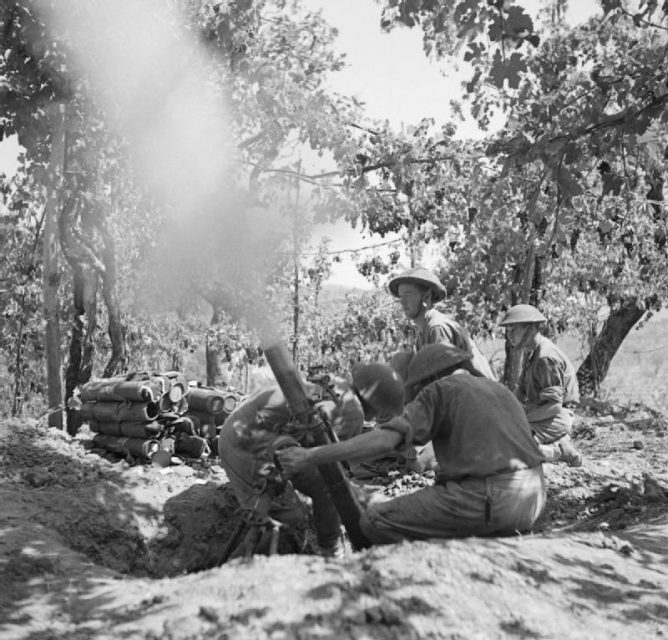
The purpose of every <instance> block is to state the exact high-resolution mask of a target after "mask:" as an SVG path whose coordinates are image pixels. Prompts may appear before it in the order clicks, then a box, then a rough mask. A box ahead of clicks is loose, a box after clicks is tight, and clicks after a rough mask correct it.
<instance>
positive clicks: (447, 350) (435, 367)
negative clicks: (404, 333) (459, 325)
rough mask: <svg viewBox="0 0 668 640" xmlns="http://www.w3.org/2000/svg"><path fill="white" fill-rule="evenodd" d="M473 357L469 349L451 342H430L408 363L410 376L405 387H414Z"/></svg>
mask: <svg viewBox="0 0 668 640" xmlns="http://www.w3.org/2000/svg"><path fill="white" fill-rule="evenodd" d="M472 357H473V356H472V355H471V354H470V353H468V352H467V351H464V350H463V349H458V348H457V347H454V346H452V345H450V344H442V343H437V344H428V345H427V346H426V347H423V348H422V349H420V350H419V351H418V352H417V353H416V354H415V356H414V357H413V359H412V360H411V363H410V364H409V365H408V378H407V379H406V383H405V384H404V387H406V388H408V387H412V386H413V385H416V384H418V383H420V382H423V381H425V380H428V379H429V378H431V377H432V376H435V375H438V374H439V373H442V372H444V371H447V370H448V369H450V368H452V367H454V366H455V365H457V364H461V363H462V362H466V361H467V360H470V359H471V358H472Z"/></svg>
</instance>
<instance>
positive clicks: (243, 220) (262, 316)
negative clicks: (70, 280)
mask: <svg viewBox="0 0 668 640" xmlns="http://www.w3.org/2000/svg"><path fill="white" fill-rule="evenodd" d="M38 3H39V4H40V6H41V8H42V9H43V11H44V15H45V17H46V19H47V22H48V25H49V27H50V28H51V29H52V30H53V32H54V34H55V35H60V36H63V37H64V40H65V41H67V42H68V43H70V44H71V51H70V53H71V54H72V56H73V59H74V61H75V64H76V67H77V69H78V70H79V71H80V73H81V77H82V78H84V79H85V80H86V82H87V83H88V84H89V86H90V91H91V96H92V97H93V99H94V100H95V101H96V102H97V103H98V104H99V105H100V106H101V107H102V109H103V111H104V112H105V114H106V115H107V118H108V122H109V123H110V124H111V126H112V127H113V128H114V129H115V130H116V131H117V132H118V133H119V134H120V135H121V136H122V137H123V138H124V139H125V140H127V141H128V143H129V146H130V151H131V155H132V160H133V166H135V168H136V171H137V176H136V177H137V179H138V181H139V182H140V183H142V184H143V185H144V186H145V187H146V188H147V189H149V191H150V193H151V194H152V195H153V196H154V197H155V199H156V200H157V201H159V202H161V203H163V205H164V206H165V207H167V208H168V209H169V210H171V211H172V212H173V218H172V221H171V223H170V224H169V225H167V227H166V228H164V229H162V230H161V232H162V233H161V238H162V246H161V250H162V256H163V260H165V261H166V262H165V263H163V264H167V263H168V266H169V267H170V268H171V269H177V270H180V271H182V272H188V271H190V272H198V273H199V274H200V276H201V277H202V278H204V279H206V278H212V277H213V274H216V275H220V274H225V277H226V278H227V280H228V285H229V286H232V287H234V286H236V287H237V288H242V289H243V288H244V287H245V288H246V289H247V290H246V291H242V294H244V295H240V296H237V297H236V301H235V306H236V309H235V310H236V311H237V313H238V315H245V316H247V318H248V319H249V320H250V322H251V324H256V325H257V324H259V323H260V321H261V320H264V321H265V322H266V320H267V315H268V314H267V313H266V311H265V310H262V309H261V303H262V300H263V295H262V291H261V288H262V284H263V282H264V280H265V278H264V273H263V271H266V270H267V262H268V260H267V258H268V257H270V252H271V250H272V248H273V250H275V249H276V247H277V244H278V243H277V237H278V232H277V231H276V230H277V228H278V224H279V223H277V222H276V220H275V216H269V214H268V213H266V212H265V214H263V215H264V219H263V215H262V214H261V215H260V223H259V224H258V216H257V212H256V214H255V215H254V216H250V214H249V213H248V212H247V211H245V210H244V208H243V207H240V205H239V201H238V199H236V200H235V199H234V198H230V197H229V185H230V184H231V179H230V176H231V172H232V171H233V170H234V169H235V166H236V162H237V159H236V157H235V152H234V149H235V144H234V139H233V133H232V131H231V130H230V127H229V126H228V123H229V122H230V118H229V115H228V109H227V108H226V104H225V96H224V89H223V87H221V86H220V83H219V82H213V81H212V80H211V78H212V77H213V76H212V68H213V67H212V65H215V63H216V61H215V60H214V59H213V58H212V56H211V54H210V53H209V52H208V51H206V50H205V49H204V48H203V47H202V46H201V45H200V43H199V41H198V39H197V37H196V35H195V34H194V33H193V32H192V31H189V30H188V29H187V28H186V25H187V20H186V18H185V16H183V15H181V14H180V13H179V11H178V10H177V6H178V3H177V2H173V1H172V0H38ZM272 245H273V247H272ZM158 269H160V267H158ZM162 270H164V269H162ZM228 288H229V287H228ZM257 328H258V329H259V330H260V331H261V332H262V333H264V331H263V330H262V329H261V327H257Z"/></svg>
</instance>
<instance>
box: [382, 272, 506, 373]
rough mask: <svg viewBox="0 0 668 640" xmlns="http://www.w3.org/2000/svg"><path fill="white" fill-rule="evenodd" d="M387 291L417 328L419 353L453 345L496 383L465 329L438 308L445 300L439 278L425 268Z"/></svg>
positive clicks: (403, 277) (397, 278)
mask: <svg viewBox="0 0 668 640" xmlns="http://www.w3.org/2000/svg"><path fill="white" fill-rule="evenodd" d="M387 288H388V289H389V291H390V293H391V294H392V295H393V296H394V297H395V298H397V300H398V301H399V303H400V304H401V307H402V309H403V310H404V313H405V315H406V317H407V318H408V320H410V321H411V322H412V324H413V325H414V326H415V331H416V333H415V344H414V350H415V351H419V350H420V349H422V347H424V346H426V345H428V344H436V343H442V344H451V345H453V346H455V347H458V348H459V349H462V350H463V351H468V352H469V353H471V354H472V362H471V366H472V367H473V369H474V371H476V372H477V373H478V375H481V376H484V377H486V378H490V379H492V380H495V379H496V376H495V375H494V372H493V371H492V368H491V367H490V365H489V362H487V359H486V358H485V357H484V356H483V355H482V353H480V350H479V349H478V347H477V346H476V345H475V343H474V342H473V341H472V340H471V338H470V337H469V335H468V333H467V332H466V330H465V329H464V327H462V326H461V325H460V324H459V323H458V322H456V321H455V320H453V319H452V318H451V317H449V316H447V315H445V314H444V313H441V312H440V311H438V310H437V309H435V308H434V305H435V304H436V303H437V302H440V301H442V300H444V299H445V287H444V286H443V285H442V284H441V282H440V280H439V279H438V278H437V277H436V275H435V274H433V273H432V272H431V271H429V270H427V269H424V268H422V267H416V268H414V269H408V270H407V271H404V272H403V273H401V274H399V275H398V276H395V277H394V278H392V279H391V280H390V281H389V282H388V284H387Z"/></svg>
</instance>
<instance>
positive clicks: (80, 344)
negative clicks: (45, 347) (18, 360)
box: [65, 265, 98, 436]
mask: <svg viewBox="0 0 668 640" xmlns="http://www.w3.org/2000/svg"><path fill="white" fill-rule="evenodd" d="M97 283H98V277H97V272H96V271H95V270H94V269H92V268H91V267H87V266H85V265H77V266H73V278H72V287H73V308H72V330H71V338H70V351H69V353H70V358H69V363H68V365H67V370H66V372H65V402H66V404H67V401H68V400H69V399H70V398H71V397H72V396H73V395H74V391H75V389H76V388H77V386H79V385H82V384H85V383H86V382H88V381H89V380H90V377H91V374H92V371H93V354H94V353H95V349H94V341H93V336H94V332H95V327H96V325H97V299H96V298H97ZM66 415H67V432H68V433H69V434H70V435H72V436H74V435H76V433H77V431H78V430H79V427H81V414H80V412H79V411H73V410H72V409H69V408H68V409H66Z"/></svg>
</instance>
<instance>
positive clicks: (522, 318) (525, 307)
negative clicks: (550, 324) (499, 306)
mask: <svg viewBox="0 0 668 640" xmlns="http://www.w3.org/2000/svg"><path fill="white" fill-rule="evenodd" d="M541 322H547V318H546V317H545V316H544V315H543V314H542V313H541V312H540V311H538V309H536V307H534V306H532V305H530V304H516V305H515V306H513V307H510V309H508V311H506V314H505V315H504V316H503V318H501V322H500V323H499V324H500V325H501V326H502V327H507V326H508V325H510V324H528V323H537V324H539V323H541Z"/></svg>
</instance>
